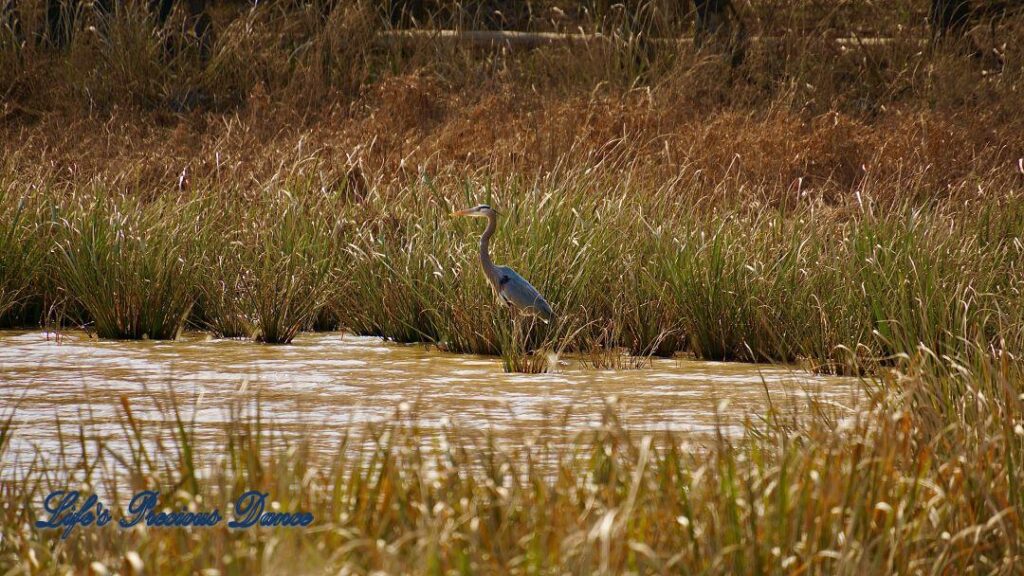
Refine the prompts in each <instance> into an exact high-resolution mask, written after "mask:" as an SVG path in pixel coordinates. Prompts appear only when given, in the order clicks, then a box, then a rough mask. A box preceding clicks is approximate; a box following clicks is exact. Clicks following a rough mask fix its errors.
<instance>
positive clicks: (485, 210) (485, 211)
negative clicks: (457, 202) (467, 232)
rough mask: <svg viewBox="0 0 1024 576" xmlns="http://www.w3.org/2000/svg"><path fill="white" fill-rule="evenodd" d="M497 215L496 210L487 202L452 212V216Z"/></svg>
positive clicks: (481, 216)
mask: <svg viewBox="0 0 1024 576" xmlns="http://www.w3.org/2000/svg"><path fill="white" fill-rule="evenodd" d="M497 215H498V212H497V211H496V210H495V209H494V208H491V207H490V206H488V205H487V204H481V205H479V206H474V207H472V208H466V209H465V210H457V211H455V212H452V216H475V217H477V218H490V217H492V216H497Z"/></svg>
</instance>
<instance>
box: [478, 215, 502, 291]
mask: <svg viewBox="0 0 1024 576" xmlns="http://www.w3.org/2000/svg"><path fill="white" fill-rule="evenodd" d="M497 227H498V218H497V216H494V215H491V216H488V217H487V228H486V229H485V230H484V233H483V234H482V235H481V236H480V264H481V265H482V266H483V267H484V274H486V275H487V277H488V278H491V279H492V280H493V279H494V277H495V276H496V275H497V267H496V266H495V265H494V262H492V261H491V252H490V250H489V248H490V244H491V236H492V235H494V230H495V229H496V228H497Z"/></svg>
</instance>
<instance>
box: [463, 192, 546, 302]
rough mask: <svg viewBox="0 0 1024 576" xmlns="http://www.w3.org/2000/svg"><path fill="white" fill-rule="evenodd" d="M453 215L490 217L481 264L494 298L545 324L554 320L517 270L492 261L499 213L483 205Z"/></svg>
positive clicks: (482, 240)
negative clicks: (490, 248)
mask: <svg viewBox="0 0 1024 576" xmlns="http://www.w3.org/2000/svg"><path fill="white" fill-rule="evenodd" d="M452 215H453V216H473V217H476V218H487V228H486V229H485V230H484V233H483V234H482V235H481V236H480V264H481V265H482V266H483V269H484V276H486V277H487V282H488V283H490V285H491V289H492V290H494V295H495V296H496V297H498V298H499V299H500V300H501V301H502V302H504V303H505V304H507V305H509V306H510V307H512V308H513V309H515V310H517V311H519V312H521V313H523V314H527V315H530V316H536V317H538V318H540V319H541V320H543V321H545V322H549V321H551V319H552V318H554V317H555V314H554V312H552V311H551V306H549V305H548V303H547V301H546V300H544V297H543V296H541V295H540V292H538V291H537V289H536V288H534V287H533V286H532V285H531V284H530V283H529V282H527V281H526V279H525V278H523V277H522V276H520V275H519V274H518V273H516V271H515V270H513V269H511V268H509V267H508V266H495V265H494V262H491V254H490V252H489V251H488V246H489V244H490V241H491V236H492V235H493V234H494V230H495V229H496V228H497V227H498V213H497V212H495V211H494V209H493V208H491V207H490V206H488V205H487V204H481V205H479V206H476V207H474V208H468V209H466V210H459V211H458V212H454V213H453V214H452Z"/></svg>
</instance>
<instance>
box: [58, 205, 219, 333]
mask: <svg viewBox="0 0 1024 576" xmlns="http://www.w3.org/2000/svg"><path fill="white" fill-rule="evenodd" d="M55 210H56V214H57V215H58V219H57V220H55V221H54V225H55V226H56V228H57V230H56V233H55V235H56V241H55V245H54V246H53V247H52V254H53V260H52V266H53V274H54V279H55V281H56V283H57V284H58V286H59V287H60V288H61V289H62V290H63V291H64V292H65V293H66V294H67V295H68V297H70V298H71V299H73V300H74V301H75V302H77V303H78V304H79V305H80V306H81V308H82V309H83V310H84V311H85V313H86V314H87V315H88V319H87V320H88V322H89V323H90V324H91V325H92V327H93V328H94V329H95V331H96V333H97V334H98V335H99V336H100V337H103V338H127V339H140V338H152V339H174V338H176V337H177V336H178V334H179V333H180V332H181V330H182V329H183V328H184V326H185V323H186V321H187V320H188V317H189V313H190V311H191V310H192V305H193V304H194V302H195V300H196V296H197V291H196V288H197V279H198V276H197V274H198V272H199V267H198V261H197V258H196V256H197V252H196V251H195V247H196V243H197V240H198V239H199V238H200V237H201V234H202V230H201V227H202V226H203V223H202V222H201V221H200V220H199V218H198V217H197V214H196V205H195V203H190V202H188V201H181V202H179V201H176V199H174V198H171V197H163V198H160V199H159V200H156V201H153V202H150V203H144V202H142V201H139V200H136V199H131V198H127V197H123V196H118V195H116V194H108V193H106V192H103V191H100V192H99V193H98V194H97V195H96V196H94V197H89V198H79V199H77V201H76V200H73V201H72V203H71V204H70V205H69V206H61V207H56V208H55Z"/></svg>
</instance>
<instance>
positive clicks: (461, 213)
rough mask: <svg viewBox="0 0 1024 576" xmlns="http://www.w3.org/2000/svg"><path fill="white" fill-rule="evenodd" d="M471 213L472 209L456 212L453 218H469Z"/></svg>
mask: <svg viewBox="0 0 1024 576" xmlns="http://www.w3.org/2000/svg"><path fill="white" fill-rule="evenodd" d="M470 211H471V210H470V209H466V210H456V211H455V212H452V216H468V215H469V213H470Z"/></svg>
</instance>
